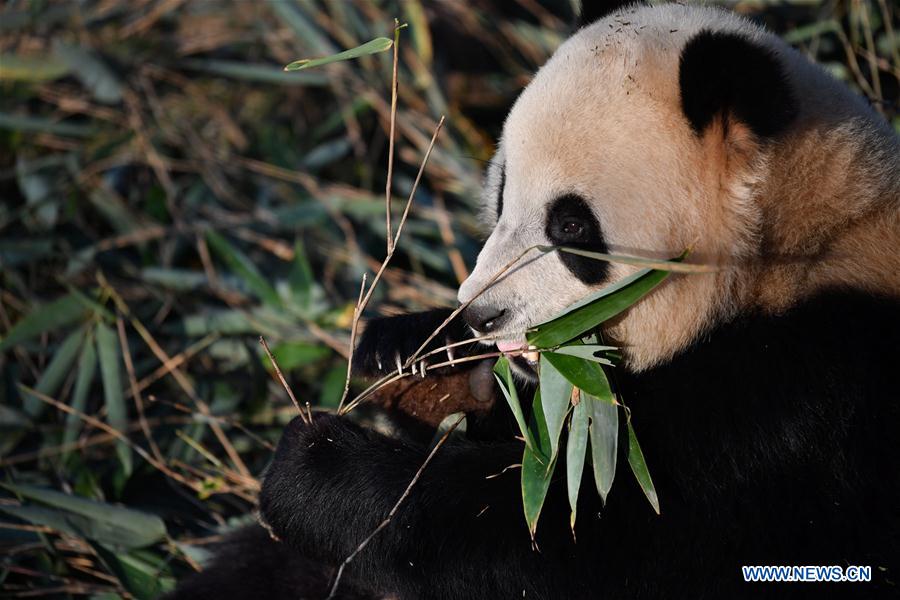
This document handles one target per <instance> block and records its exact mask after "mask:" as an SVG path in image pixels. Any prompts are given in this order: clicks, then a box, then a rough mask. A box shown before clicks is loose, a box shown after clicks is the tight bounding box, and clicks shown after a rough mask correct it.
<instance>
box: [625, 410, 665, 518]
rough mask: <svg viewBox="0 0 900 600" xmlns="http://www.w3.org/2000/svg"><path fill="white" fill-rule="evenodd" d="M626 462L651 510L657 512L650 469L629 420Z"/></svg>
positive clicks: (656, 498)
mask: <svg viewBox="0 0 900 600" xmlns="http://www.w3.org/2000/svg"><path fill="white" fill-rule="evenodd" d="M628 464H629V465H630V466H631V471H632V472H633V473H634V476H635V477H636V478H637V481H638V483H639V484H640V486H641V489H642V490H643V491H644V495H645V496H647V500H649V501H650V505H651V506H652V507H653V510H655V511H656V514H659V497H658V496H657V495H656V487H654V485H653V480H652V479H651V478H650V471H649V470H648V469H647V462H646V461H645V460H644V453H643V452H642V451H641V446H640V444H638V440H637V435H635V433H634V428H633V427H632V426H631V422H630V421H629V423H628Z"/></svg>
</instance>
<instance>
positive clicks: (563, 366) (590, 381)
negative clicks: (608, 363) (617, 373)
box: [541, 352, 612, 398]
mask: <svg viewBox="0 0 900 600" xmlns="http://www.w3.org/2000/svg"><path fill="white" fill-rule="evenodd" d="M545 361H546V362H548V363H551V364H552V365H553V366H554V367H555V368H556V370H558V371H559V372H560V373H561V374H562V376H563V377H565V378H566V379H567V380H568V381H569V382H570V383H571V384H572V385H574V386H575V387H577V388H578V389H581V390H584V391H585V392H587V393H589V394H591V395H592V396H597V397H599V398H606V397H610V398H611V397H612V392H611V391H610V387H609V380H608V379H607V378H606V373H604V372H603V367H602V366H600V365H599V364H598V363H596V362H592V361H590V360H585V359H583V358H579V357H577V356H569V355H566V354H559V353H557V352H542V353H541V363H544V362H545ZM541 377H543V371H541Z"/></svg>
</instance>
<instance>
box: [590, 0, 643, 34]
mask: <svg viewBox="0 0 900 600" xmlns="http://www.w3.org/2000/svg"><path fill="white" fill-rule="evenodd" d="M630 4H636V2H635V0H625V1H622V0H582V1H581V10H580V11H579V12H578V26H579V27H583V26H585V25H590V24H591V23H593V22H594V21H596V20H597V19H602V18H603V17H605V16H606V15H608V14H609V13H611V12H613V11H616V10H618V9H620V8H622V7H623V6H628V5H630Z"/></svg>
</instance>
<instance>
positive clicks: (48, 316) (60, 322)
mask: <svg viewBox="0 0 900 600" xmlns="http://www.w3.org/2000/svg"><path fill="white" fill-rule="evenodd" d="M87 312H88V311H87V308H86V307H85V305H84V303H82V301H81V300H80V299H79V298H78V297H77V296H76V295H75V294H68V295H66V296H63V297H62V298H59V299H57V300H54V301H53V302H49V303H47V304H42V305H40V306H38V307H37V308H35V309H33V310H32V311H31V312H30V313H28V315H26V316H25V317H23V318H22V319H20V320H19V322H18V323H16V324H15V325H13V327H12V329H10V330H9V332H8V333H7V334H6V337H5V338H3V341H0V352H4V351H6V350H8V349H9V348H11V347H13V346H15V345H16V344H21V343H22V342H26V341H28V340H30V339H32V338H34V337H37V336H39V335H41V334H42V333H46V332H48V331H53V330H54V329H62V328H63V327H65V326H67V325H71V324H72V323H75V322H77V321H80V320H81V319H83V318H84V317H85V316H86V314H87Z"/></svg>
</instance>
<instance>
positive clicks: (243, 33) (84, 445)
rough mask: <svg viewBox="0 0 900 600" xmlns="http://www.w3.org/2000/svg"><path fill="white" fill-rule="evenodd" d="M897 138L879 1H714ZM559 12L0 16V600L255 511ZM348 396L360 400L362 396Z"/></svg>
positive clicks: (151, 587) (132, 575)
mask: <svg viewBox="0 0 900 600" xmlns="http://www.w3.org/2000/svg"><path fill="white" fill-rule="evenodd" d="M720 4H723V5H727V6H729V7H731V8H734V9H735V10H737V11H739V12H741V13H743V14H746V15H747V16H749V17H750V18H752V19H754V20H757V21H759V22H762V23H765V24H766V25H768V26H769V27H770V28H772V29H773V30H775V31H777V32H778V33H779V34H780V35H782V36H783V37H784V38H785V39H786V40H787V41H789V42H790V43H791V44H792V45H794V46H795V47H797V48H798V49H799V50H800V51H801V52H803V53H805V54H807V55H808V56H810V58H811V59H814V60H816V61H819V62H821V63H823V64H824V65H825V67H826V68H827V69H828V70H830V71H831V72H833V73H834V74H835V75H836V76H837V77H839V78H840V79H842V80H843V81H845V82H847V83H848V84H849V85H850V86H851V87H853V88H855V89H856V90H857V91H858V92H859V93H860V94H863V95H865V96H866V97H868V98H869V100H870V101H871V102H872V104H873V105H874V106H875V108H876V109H877V110H879V111H880V112H881V113H882V114H884V116H885V118H887V119H888V120H890V121H891V122H892V123H893V124H894V126H895V127H896V128H897V129H898V130H900V116H898V95H900V93H898V82H900V23H898V16H900V9H898V6H897V4H896V0H870V1H867V0H830V1H824V2H816V1H810V0H796V1H793V2H763V1H761V0H759V1H749V0H748V1H741V2H721V3H720ZM571 13H572V8H571V4H570V2H569V0H504V1H497V2H489V1H487V0H478V1H467V2H462V1H457V0H443V1H425V0H403V1H395V2H376V1H364V0H359V1H356V2H349V1H338V0H333V1H329V0H273V1H269V2H264V1H249V0H244V1H239V0H62V1H52V0H6V2H4V3H2V5H0V269H2V274H0V336H2V337H0V352H2V355H0V368H2V375H0V596H2V597H11V598H13V597H44V596H46V597H54V598H55V597H59V598H70V597H79V596H89V597H94V598H118V597H123V598H125V597H134V598H139V599H143V598H154V597H155V596H156V595H158V594H159V593H160V592H161V591H163V590H166V589H170V588H171V587H172V586H173V585H174V584H175V582H176V581H177V579H178V578H179V577H181V576H183V575H185V574H186V573H188V572H190V571H191V570H193V569H198V568H200V563H201V562H202V560H203V558H204V556H205V555H206V553H207V552H208V550H207V548H208V547H209V544H210V543H212V542H214V541H215V540H216V539H218V537H219V536H220V535H221V533H222V532H223V531H226V530H227V529H228V528H229V527H232V526H234V525H236V524H237V523H240V522H243V521H246V520H248V518H252V517H247V514H248V513H249V512H250V511H252V509H253V503H254V498H255V494H256V490H257V487H258V480H257V478H258V477H259V475H260V473H261V472H262V470H263V469H264V467H265V465H266V463H267V460H268V458H269V456H270V454H271V450H272V447H273V444H274V443H276V442H277V440H278V437H279V434H280V431H281V428H282V427H283V425H284V424H285V423H286V422H287V421H288V420H290V418H292V417H293V416H294V415H295V414H296V410H295V409H294V407H293V406H292V405H291V404H290V402H289V401H288V400H287V395H286V393H285V391H284V389H283V388H282V387H281V386H280V385H278V384H277V383H276V382H275V381H274V380H273V378H272V376H271V373H270V366H269V362H268V360H267V359H266V358H265V355H264V354H263V352H262V350H261V348H260V346H259V344H258V343H257V340H258V338H259V336H260V335H263V336H265V338H266V339H267V340H268V343H269V344H270V345H271V347H272V348H273V351H274V353H275V356H276V357H277V359H278V362H279V364H280V365H281V367H282V369H283V370H284V371H285V375H286V376H287V378H288V379H289V381H290V382H291V385H292V387H293V389H294V390H295V391H296V393H297V394H298V396H299V399H300V401H301V402H309V403H311V404H312V405H313V406H314V407H318V408H334V407H335V406H336V405H337V403H338V402H339V400H340V397H341V393H342V391H343V386H344V378H345V371H346V356H347V352H348V344H349V337H350V334H349V330H350V325H351V321H352V316H353V308H354V304H355V302H356V298H357V294H358V292H359V285H360V279H361V277H362V275H363V274H364V273H369V277H370V279H371V276H372V274H373V272H374V271H375V270H377V268H378V266H379V265H380V263H381V261H382V260H383V258H384V255H385V250H386V240H385V226H384V188H385V181H386V166H387V155H388V152H387V149H388V138H389V135H388V131H389V122H390V99H391V94H390V84H391V60H392V53H391V51H387V52H384V53H381V54H376V55H372V56H366V57H363V58H360V59H358V60H354V61H349V62H341V63H335V64H331V65H328V66H323V67H319V68H316V69H310V70H305V71H300V72H293V73H286V72H284V71H283V70H282V67H283V66H284V65H285V64H287V63H289V62H291V61H293V60H296V59H298V58H309V57H318V56H324V55H329V54H333V53H335V52H338V51H340V50H343V49H345V48H350V47H354V46H357V45H359V44H362V43H364V42H366V41H368V40H370V39H372V38H375V37H378V36H386V37H392V35H393V33H392V32H393V29H394V18H397V19H398V20H399V21H400V22H401V23H407V24H408V27H407V28H405V29H403V30H402V31H401V34H400V45H399V63H400V67H399V99H398V109H397V119H396V160H395V166H394V196H395V201H394V208H395V211H396V212H395V216H394V223H395V226H396V223H397V221H398V220H399V213H400V211H402V208H403V204H404V201H405V199H406V196H407V194H408V193H409V192H410V189H411V186H412V182H413V179H414V178H415V174H416V171H417V169H418V167H419V163H420V161H421V158H422V155H423V154H424V152H425V150H426V148H427V146H428V142H429V140H430V138H431V135H432V132H433V130H434V128H435V125H436V123H437V121H438V119H439V118H440V117H441V115H446V117H447V122H446V125H445V127H444V129H443V131H442V132H441V134H440V137H439V139H438V142H437V145H436V148H435V151H434V153H433V154H432V156H431V158H430V160H429V162H428V165H427V169H426V171H425V176H424V178H423V181H422V184H421V186H420V187H419V190H418V193H417V195H416V199H415V204H414V206H413V209H412V212H411V214H410V217H409V221H408V222H407V224H406V229H405V230H404V237H403V239H402V240H401V242H400V245H399V248H398V250H397V252H396V255H395V256H394V259H393V263H392V266H391V268H389V269H388V270H387V271H386V273H385V276H384V281H383V282H382V284H381V285H380V286H379V288H378V289H377V290H376V292H375V294H374V296H373V299H372V302H371V303H370V305H369V308H368V311H367V313H366V314H367V315H376V314H394V313H399V312H405V311H408V310H419V309H422V308H428V307H434V306H452V305H453V304H454V301H455V297H456V287H457V285H458V284H459V282H460V281H461V280H462V279H464V278H465V276H466V274H467V268H468V267H470V266H471V265H472V264H473V262H474V257H475V255H476V254H477V249H478V244H479V232H478V221H477V201H478V196H479V183H480V179H481V176H482V171H483V168H484V166H485V161H486V160H487V159H488V158H489V157H490V155H491V153H492V149H493V144H494V140H495V139H496V137H497V135H498V133H499V131H500V127H501V125H502V120H503V116H504V115H505V113H506V111H507V110H508V109H509V107H510V106H511V104H512V102H513V101H514V99H515V98H516V95H517V94H518V93H519V91H520V90H521V89H522V87H523V86H524V85H525V84H526V83H527V82H528V81H529V78H530V77H531V74H532V73H533V72H534V70H535V69H536V68H537V67H538V66H539V65H541V64H542V63H543V62H544V61H545V60H546V59H547V57H548V56H549V55H550V54H551V53H552V52H553V50H554V48H556V46H557V45H558V44H559V43H560V41H561V40H563V39H565V37H566V36H567V34H568V33H569V32H570V31H571V30H570V27H569V25H568V23H569V22H570V21H571ZM357 387H359V386H358V385H355V386H354V389H355V388H357Z"/></svg>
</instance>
